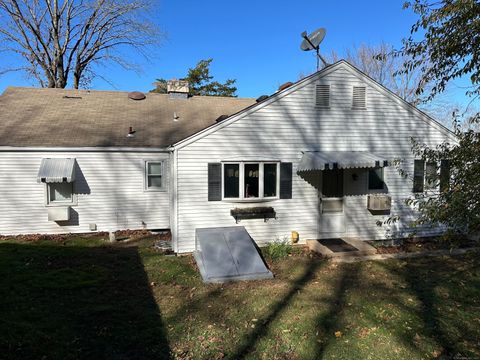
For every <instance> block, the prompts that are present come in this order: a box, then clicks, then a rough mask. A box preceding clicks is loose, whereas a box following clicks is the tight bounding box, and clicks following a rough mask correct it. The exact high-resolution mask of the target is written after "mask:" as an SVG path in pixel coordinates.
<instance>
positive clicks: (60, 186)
mask: <svg viewBox="0 0 480 360" xmlns="http://www.w3.org/2000/svg"><path fill="white" fill-rule="evenodd" d="M47 203H48V204H49V205H57V204H58V205H70V204H73V183H71V182H70V183H68V182H61V183H47Z"/></svg>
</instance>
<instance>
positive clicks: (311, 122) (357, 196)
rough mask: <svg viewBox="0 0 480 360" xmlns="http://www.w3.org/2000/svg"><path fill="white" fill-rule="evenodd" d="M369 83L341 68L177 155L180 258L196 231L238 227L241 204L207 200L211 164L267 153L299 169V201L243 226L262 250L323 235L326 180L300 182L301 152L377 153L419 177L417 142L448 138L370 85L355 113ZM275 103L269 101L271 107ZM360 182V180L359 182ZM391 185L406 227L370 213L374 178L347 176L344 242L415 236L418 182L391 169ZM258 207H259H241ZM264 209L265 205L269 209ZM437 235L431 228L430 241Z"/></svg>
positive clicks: (276, 204)
mask: <svg viewBox="0 0 480 360" xmlns="http://www.w3.org/2000/svg"><path fill="white" fill-rule="evenodd" d="M320 80H321V82H323V83H328V84H332V86H331V87H330V92H329V94H330V95H329V103H330V109H324V110H322V111H321V112H319V111H318V110H317V108H316V107H315V106H312V99H315V98H316V94H317V84H318V82H319V81H320ZM359 83H362V78H361V77H359V76H357V74H356V73H355V72H354V71H353V70H350V69H349V68H347V66H339V67H337V68H336V69H335V70H334V71H332V72H330V73H328V74H327V75H324V76H323V77H322V78H321V79H318V80H317V79H312V81H310V82H308V83H306V84H305V85H304V86H302V87H300V88H297V89H295V90H294V91H292V92H290V93H288V91H287V95H285V96H283V97H280V98H279V99H278V100H276V101H275V102H272V103H270V104H266V105H265V106H264V107H261V108H259V109H258V110H256V111H254V112H252V113H250V114H248V115H246V116H245V117H243V118H240V119H239V120H237V121H235V122H233V123H231V124H228V125H226V126H224V127H222V128H220V129H218V130H217V131H215V132H212V133H211V134H209V135H207V136H205V137H203V138H200V139H198V140H196V141H194V142H192V143H190V144H189V145H187V146H185V147H183V148H180V149H179V150H178V164H177V177H178V180H177V186H178V192H177V199H178V202H177V207H178V208H177V214H178V229H177V230H176V240H177V243H178V251H179V252H187V251H192V250H194V247H195V228H202V227H217V226H234V225H236V224H235V219H234V218H233V217H232V216H230V210H231V209H233V208H234V207H236V206H239V205H237V204H232V203H229V202H225V201H208V187H207V183H208V181H207V175H208V172H207V169H208V166H207V164H208V163H211V162H221V161H222V159H225V158H228V157H232V158H233V157H241V156H244V157H249V158H252V157H254V156H256V155H258V154H262V155H263V156H264V157H265V158H267V157H270V158H276V159H279V160H280V161H282V162H292V163H293V179H292V193H293V195H292V199H275V200H272V201H270V202H267V203H265V206H271V207H273V208H274V209H275V212H276V219H270V220H268V221H267V222H264V220H263V219H255V220H242V221H241V222H240V223H239V224H238V225H241V226H245V228H246V229H247V230H248V231H249V233H250V234H251V236H252V238H253V239H254V240H255V241H256V242H257V243H258V244H260V245H261V244H265V243H266V242H269V241H272V240H274V239H276V238H280V239H284V238H287V239H288V238H289V236H290V234H291V231H292V230H295V231H298V232H299V233H300V239H301V241H305V239H309V238H310V239H313V238H316V237H317V236H319V235H318V234H319V233H320V231H319V215H320V214H319V201H318V192H317V188H318V187H319V186H320V183H321V179H319V178H318V176H316V175H315V173H313V172H312V174H308V175H305V177H306V179H304V178H302V177H300V176H298V175H297V164H298V162H299V161H300V159H301V157H302V152H301V151H302V150H320V151H321V150H323V151H362V150H363V151H370V152H373V153H375V154H378V155H379V156H382V157H384V158H387V159H397V158H402V159H404V161H405V162H404V166H405V168H406V170H408V171H412V170H413V159H414V158H413V155H412V153H411V150H410V149H411V142H410V138H411V137H412V136H414V137H418V138H421V139H422V142H425V143H427V144H430V145H432V146H434V145H436V144H439V143H441V142H442V141H443V140H445V139H446V138H447V135H446V134H445V133H444V132H442V131H440V130H439V129H438V126H435V125H432V124H431V123H427V122H426V121H424V120H423V119H421V118H420V117H419V115H418V114H417V113H416V112H415V111H413V110H412V109H409V108H404V107H403V106H402V105H401V104H399V103H398V102H397V101H396V100H394V99H391V98H389V97H387V96H386V95H385V94H384V93H383V91H380V90H378V88H375V87H372V86H370V85H369V83H365V87H366V88H367V92H368V101H369V103H370V104H375V106H373V105H372V106H369V107H367V109H365V110H364V111H354V110H352V87H353V86H354V85H355V86H357V85H358V84H359ZM266 102H268V100H267V101H266ZM354 174H355V175H356V177H355V178H356V180H354V179H353V178H354V176H353V175H354ZM384 180H385V184H386V186H387V187H388V193H389V194H390V195H391V196H392V200H393V201H392V212H391V213H392V214H399V215H401V218H402V220H401V221H400V222H399V223H396V224H394V225H392V226H390V227H385V226H383V227H379V226H377V224H376V222H377V221H378V220H383V219H385V218H386V216H383V215H373V214H371V213H370V212H369V211H368V210H367V206H366V204H367V195H368V193H369V190H368V171H367V169H348V170H345V172H344V189H345V197H344V204H343V206H344V211H345V217H346V219H348V220H347V221H346V232H345V234H344V236H357V237H359V238H361V239H365V240H367V239H374V238H377V239H381V238H385V237H387V236H392V235H395V236H396V235H402V234H405V233H406V232H408V231H410V229H409V228H408V223H409V221H410V220H412V219H413V216H414V212H413V210H412V209H411V208H409V207H408V206H406V205H405V203H404V200H405V198H407V197H408V196H411V195H412V181H411V180H406V179H403V178H402V177H401V176H400V175H399V174H398V172H397V170H396V169H395V168H394V167H393V166H391V167H387V168H385V169H384ZM247 206H259V205H258V204H257V203H252V204H242V207H247ZM262 206H263V205H262ZM433 230H434V229H429V228H426V229H425V230H424V233H425V234H429V233H430V232H433Z"/></svg>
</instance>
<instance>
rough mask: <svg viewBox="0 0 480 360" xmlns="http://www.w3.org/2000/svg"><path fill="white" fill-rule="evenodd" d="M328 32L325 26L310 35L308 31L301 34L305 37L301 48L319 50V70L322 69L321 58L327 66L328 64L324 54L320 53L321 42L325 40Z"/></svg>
mask: <svg viewBox="0 0 480 360" xmlns="http://www.w3.org/2000/svg"><path fill="white" fill-rule="evenodd" d="M326 33H327V30H326V29H325V28H319V29H317V30H315V31H314V32H312V33H311V34H310V35H307V32H306V31H304V32H302V33H301V34H300V36H301V37H302V38H303V41H302V43H301V44H300V49H302V50H303V51H310V50H315V51H316V52H317V71H318V70H320V63H319V60H322V62H323V64H324V65H325V66H327V65H328V63H327V62H326V61H325V59H324V58H323V56H322V55H320V43H321V42H322V41H323V38H324V37H325V34H326Z"/></svg>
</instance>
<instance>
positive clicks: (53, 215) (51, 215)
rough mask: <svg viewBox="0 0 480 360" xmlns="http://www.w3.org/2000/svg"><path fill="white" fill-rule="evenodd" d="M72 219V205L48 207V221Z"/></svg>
mask: <svg viewBox="0 0 480 360" xmlns="http://www.w3.org/2000/svg"><path fill="white" fill-rule="evenodd" d="M68 220H70V206H52V207H49V208H48V221H68Z"/></svg>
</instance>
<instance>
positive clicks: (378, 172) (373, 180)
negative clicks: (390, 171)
mask: <svg viewBox="0 0 480 360" xmlns="http://www.w3.org/2000/svg"><path fill="white" fill-rule="evenodd" d="M383 185H384V182H383V168H375V169H370V170H368V189H369V190H382V189H383Z"/></svg>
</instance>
